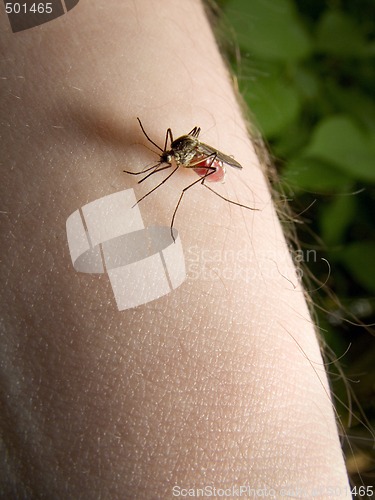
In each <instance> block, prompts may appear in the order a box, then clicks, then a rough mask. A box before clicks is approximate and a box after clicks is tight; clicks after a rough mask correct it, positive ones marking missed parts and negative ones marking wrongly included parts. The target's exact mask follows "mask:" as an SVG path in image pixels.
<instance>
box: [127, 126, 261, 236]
mask: <svg viewBox="0 0 375 500" xmlns="http://www.w3.org/2000/svg"><path fill="white" fill-rule="evenodd" d="M137 120H138V123H139V125H140V127H141V130H142V132H143V134H144V135H145V137H146V139H147V140H148V141H149V142H150V143H151V144H152V145H153V146H155V147H156V148H157V149H158V150H159V151H160V155H159V161H158V162H157V163H156V164H155V165H153V166H152V167H149V168H146V169H143V170H141V171H140V172H131V171H129V170H124V172H125V173H126V174H130V175H142V174H146V175H145V176H144V177H143V178H142V179H141V180H140V181H138V184H141V183H142V182H143V181H145V180H146V179H148V178H149V177H151V176H152V175H154V174H156V173H157V172H161V171H163V170H167V169H169V168H173V170H172V172H170V173H169V174H168V175H167V177H165V178H164V179H163V180H162V181H161V182H159V184H157V185H156V186H155V187H154V188H152V189H151V190H150V191H149V192H148V193H146V194H145V195H144V196H142V198H140V199H139V200H138V201H137V204H138V203H140V202H141V201H142V200H144V199H145V198H146V197H147V196H148V195H150V194H151V193H153V192H154V191H156V189H158V188H159V187H160V186H162V185H163V184H164V183H165V182H166V181H167V180H168V179H170V178H171V177H172V175H173V174H174V173H175V172H176V171H177V170H178V169H179V168H180V167H184V168H191V169H193V170H194V171H195V172H196V173H197V174H198V175H199V178H198V179H196V180H195V181H194V182H192V183H191V184H189V185H188V186H186V187H185V188H184V189H183V190H182V193H181V195H180V198H179V200H178V202H177V205H176V208H175V209H174V212H173V217H172V221H171V236H172V238H173V241H175V237H174V235H173V225H174V221H175V218H176V213H177V210H178V207H179V206H180V203H181V201H182V198H183V196H184V194H185V193H186V191H187V190H188V189H190V188H192V187H193V186H195V185H196V184H198V183H200V184H202V185H203V186H205V187H206V188H207V189H209V190H210V191H212V192H213V193H215V194H216V195H217V196H219V198H221V199H222V200H224V201H227V202H228V203H231V204H233V205H237V206H238V207H242V208H247V209H249V210H258V209H257V208H251V207H248V206H247V205H243V204H242V203H238V202H237V201H233V200H230V199H229V198H225V197H224V196H222V195H221V194H219V193H218V192H216V191H215V190H214V189H212V188H211V187H209V186H207V184H206V183H205V181H207V182H218V181H223V180H224V178H225V173H226V171H225V165H228V166H230V167H233V168H236V169H238V170H242V165H240V164H239V163H238V162H237V161H236V160H235V159H234V158H232V157H231V156H228V155H226V154H224V153H222V152H221V151H218V150H217V149H215V148H213V147H212V146H208V144H204V143H203V142H201V141H200V140H199V134H200V132H201V129H200V127H194V128H193V129H192V130H191V131H190V132H189V133H188V134H186V135H182V136H181V137H178V138H177V139H174V138H173V134H172V130H171V129H170V128H168V130H167V132H166V134H165V141H164V148H163V149H162V148H161V147H160V146H158V145H157V144H156V142H154V141H153V140H152V139H151V138H150V137H149V135H148V134H147V132H146V131H145V129H144V127H143V125H142V122H141V120H140V119H139V118H137ZM168 141H169V149H168ZM158 154H159V153H158Z"/></svg>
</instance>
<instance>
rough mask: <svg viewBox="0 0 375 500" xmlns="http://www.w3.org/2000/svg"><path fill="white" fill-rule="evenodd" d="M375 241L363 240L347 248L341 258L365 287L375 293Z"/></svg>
mask: <svg viewBox="0 0 375 500" xmlns="http://www.w3.org/2000/svg"><path fill="white" fill-rule="evenodd" d="M374 256H375V242H373V241H369V242H367V241H363V242H362V241H361V242H358V243H353V244H352V245H350V246H349V247H347V248H345V249H344V250H343V251H342V253H341V255H340V260H341V261H342V262H343V263H344V264H345V265H346V267H347V268H348V269H349V271H350V273H351V275H352V276H353V278H355V280H356V281H357V282H358V283H360V284H361V285H362V286H363V287H364V288H366V289H367V290H369V291H370V292H371V293H375V258H374Z"/></svg>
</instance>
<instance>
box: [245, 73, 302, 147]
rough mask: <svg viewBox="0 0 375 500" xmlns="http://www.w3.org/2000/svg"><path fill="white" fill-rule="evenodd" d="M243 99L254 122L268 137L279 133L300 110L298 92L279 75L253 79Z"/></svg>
mask: <svg viewBox="0 0 375 500" xmlns="http://www.w3.org/2000/svg"><path fill="white" fill-rule="evenodd" d="M245 99H246V102H247V103H248V105H249V108H250V111H251V112H252V113H253V114H254V116H255V118H256V123H257V124H258V125H259V128H260V129H261V131H262V132H263V134H265V135H266V136H267V137H268V138H270V137H273V136H275V135H278V134H280V133H281V132H282V131H283V129H284V128H285V127H286V126H287V125H289V124H290V123H291V122H293V121H294V120H295V119H296V118H297V116H298V113H299V110H300V101H299V95H298V93H297V92H296V91H295V89H293V87H292V86H290V85H288V84H287V83H286V82H284V81H283V80H282V79H281V78H280V77H274V78H268V79H267V78H261V79H258V80H256V81H254V83H253V85H252V86H251V88H250V89H248V90H247V92H246V93H245Z"/></svg>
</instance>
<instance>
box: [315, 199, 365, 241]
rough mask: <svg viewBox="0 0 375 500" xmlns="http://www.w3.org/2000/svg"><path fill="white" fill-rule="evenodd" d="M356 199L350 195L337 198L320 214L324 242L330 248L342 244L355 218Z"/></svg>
mask: <svg viewBox="0 0 375 500" xmlns="http://www.w3.org/2000/svg"><path fill="white" fill-rule="evenodd" d="M356 208H357V204H356V198H355V196H354V195H350V194H349V193H347V194H343V195H341V196H338V197H337V198H335V199H334V200H333V201H332V202H331V203H330V204H329V205H328V206H325V207H324V209H323V210H322V212H321V214H320V221H319V222H320V228H321V235H322V238H323V241H324V242H325V243H326V244H327V245H330V246H334V245H339V244H340V243H342V241H343V238H344V234H345V232H346V230H347V229H348V227H349V225H350V224H351V223H352V220H353V218H354V217H355V211H356Z"/></svg>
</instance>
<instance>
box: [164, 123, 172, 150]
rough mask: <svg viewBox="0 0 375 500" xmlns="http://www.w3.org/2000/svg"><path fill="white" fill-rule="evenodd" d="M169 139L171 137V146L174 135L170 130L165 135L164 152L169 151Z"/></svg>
mask: <svg viewBox="0 0 375 500" xmlns="http://www.w3.org/2000/svg"><path fill="white" fill-rule="evenodd" d="M168 137H169V142H170V144H172V142H173V134H172V130H171V129H170V128H169V129H168V130H167V133H166V134H165V143H164V151H167V144H168Z"/></svg>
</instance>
